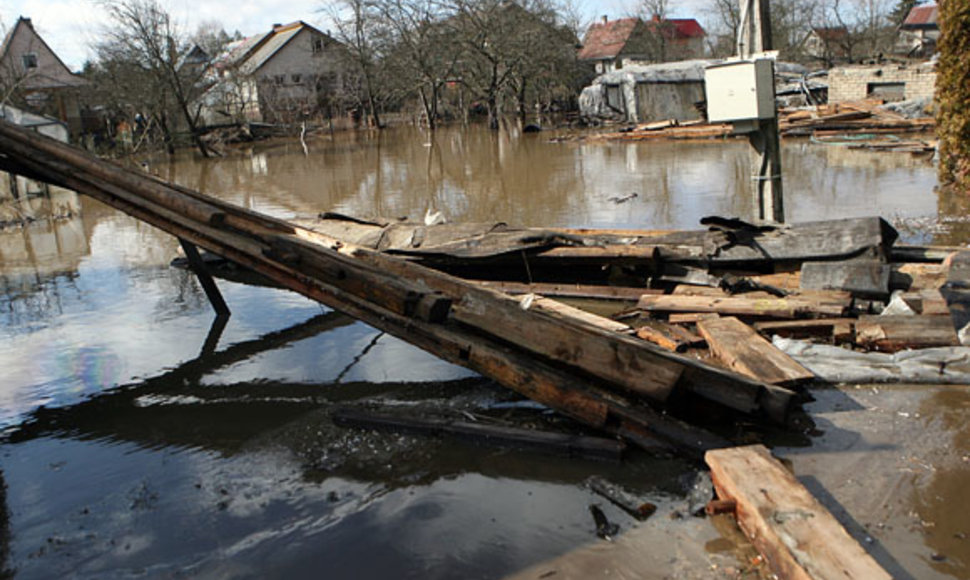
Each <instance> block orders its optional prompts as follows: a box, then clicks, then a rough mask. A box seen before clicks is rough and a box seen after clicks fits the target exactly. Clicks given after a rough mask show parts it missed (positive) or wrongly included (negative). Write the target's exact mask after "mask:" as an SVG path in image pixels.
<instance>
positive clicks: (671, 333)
mask: <svg viewBox="0 0 970 580" xmlns="http://www.w3.org/2000/svg"><path fill="white" fill-rule="evenodd" d="M637 336H638V337H639V338H642V339H643V340H646V341H649V342H652V343H654V344H656V345H658V346H660V347H662V348H665V349H667V350H672V351H675V352H684V351H685V350H687V348H688V347H690V346H695V345H698V344H701V343H703V342H704V339H702V338H701V337H699V336H697V335H695V334H694V333H692V332H690V331H688V330H686V329H685V328H684V327H682V326H675V325H673V324H667V323H665V322H663V321H661V320H647V321H644V322H643V324H642V326H639V327H637Z"/></svg>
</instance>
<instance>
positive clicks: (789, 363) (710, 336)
mask: <svg viewBox="0 0 970 580" xmlns="http://www.w3.org/2000/svg"><path fill="white" fill-rule="evenodd" d="M697 330H698V331H699V332H700V333H701V336H703V337H704V338H705V339H706V340H707V345H708V347H709V348H710V349H711V352H713V353H714V356H716V357H717V358H718V359H719V360H720V361H722V362H723V363H724V364H725V365H727V367H728V368H730V369H733V370H735V371H737V372H739V373H741V374H744V375H747V376H749V377H751V378H754V379H757V380H759V381H763V382H766V383H770V384H773V385H796V384H798V383H802V382H805V381H809V380H811V379H812V378H814V376H815V375H813V374H812V373H811V372H810V371H809V370H808V369H806V368H805V367H803V366H802V365H800V364H798V363H797V362H795V361H794V360H792V358H791V357H789V356H788V355H787V354H785V353H783V352H781V351H780V350H778V349H777V348H775V347H774V346H773V345H772V344H771V343H770V342H768V341H767V340H765V339H764V338H762V337H761V336H759V335H758V333H757V332H755V330H754V329H753V328H751V327H750V326H748V325H747V324H745V323H743V322H741V321H740V320H738V319H737V318H734V317H727V318H718V319H716V320H715V319H711V320H701V321H700V322H698V323H697Z"/></svg>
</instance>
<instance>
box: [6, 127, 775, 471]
mask: <svg viewBox="0 0 970 580" xmlns="http://www.w3.org/2000/svg"><path fill="white" fill-rule="evenodd" d="M0 154H2V155H3V157H2V162H0V165H2V166H4V167H5V168H7V169H13V170H15V171H17V172H19V173H22V174H25V175H29V176H31V177H40V178H42V179H43V180H45V181H48V182H50V183H54V184H57V185H61V186H64V187H67V188H70V189H74V190H76V191H78V192H80V193H83V194H87V195H89V196H92V197H94V198H96V199H98V200H100V201H102V202H104V203H107V204H108V205H111V206H113V207H115V208H117V209H119V210H121V211H124V212H126V213H128V214H130V215H132V216H133V217H135V218H137V219H140V220H143V221H145V222H147V223H149V224H152V225H155V226H156V227H159V228H160V229H162V230H164V231H166V232H168V233H171V234H173V235H175V236H178V237H179V238H182V239H185V240H187V241H189V242H191V243H193V244H196V245H199V246H200V247H203V248H205V249H207V250H209V251H212V252H214V253H216V254H219V255H222V256H223V257H225V258H227V259H229V260H232V261H234V262H237V263H239V264H240V265H243V266H245V267H248V268H250V269H252V270H254V271H256V272H258V273H260V274H263V275H264V276H266V277H267V278H269V279H271V280H274V281H276V282H278V283H280V284H281V285H283V286H285V287H287V288H289V289H291V290H294V291H297V292H300V293H302V294H304V295H306V296H308V297H310V298H312V299H314V300H317V301H319V302H322V303H324V304H327V305H328V306H331V307H333V308H335V309H338V310H341V311H343V312H345V313H347V314H349V315H351V316H354V317H355V318H358V319H360V320H363V321H364V322H367V323H368V324H371V325H373V326H375V327H376V328H379V329H382V330H385V331H387V332H389V333H391V334H394V335H395V336H398V337H400V338H402V339H404V340H406V341H408V342H411V343H412V344H415V345H416V346H418V347H420V348H423V349H425V350H428V351H429V352H432V353H434V354H436V355H438V356H440V357H442V358H444V359H445V360H449V361H451V362H455V363H457V364H461V365H464V366H467V367H469V368H472V369H473V370H475V371H477V372H479V373H481V374H483V375H485V376H489V377H491V378H493V379H495V380H497V381H498V382H500V383H501V384H503V385H505V386H507V387H510V388H512V389H514V390H516V391H518V392H520V393H522V394H524V395H526V396H528V397H531V398H533V399H535V400H537V401H539V402H542V403H544V404H547V405H549V406H550V407H553V408H556V409H558V410H560V411H562V412H563V413H565V414H567V415H569V416H572V417H574V418H576V419H579V420H581V421H584V422H586V423H588V424H590V425H593V426H596V427H599V428H602V429H605V430H607V431H610V432H613V433H617V434H622V435H624V436H626V437H628V438H630V439H633V440H634V441H636V440H637V439H639V440H640V441H641V442H643V443H645V444H647V443H649V445H653V442H650V441H648V439H649V437H650V436H654V437H656V436H660V437H662V438H664V439H665V440H667V441H668V442H670V443H671V444H673V445H674V446H676V447H679V448H681V449H684V450H688V451H692V452H694V453H695V454H697V453H699V452H700V451H703V450H706V449H710V448H714V447H720V446H723V445H724V444H725V443H726V442H725V441H723V440H722V439H720V438H718V437H715V436H713V435H710V434H708V433H705V432H704V431H703V430H700V429H697V428H695V427H691V426H689V425H686V424H683V423H680V422H677V421H673V420H672V419H670V418H669V417H667V416H665V415H661V414H659V413H656V412H654V411H652V410H651V409H650V408H649V407H647V406H644V405H643V404H641V403H637V402H636V400H635V398H631V397H630V395H632V394H634V393H635V394H639V395H646V396H647V397H648V398H649V399H652V400H654V401H657V402H662V401H663V400H664V399H665V398H666V397H667V396H668V395H669V393H670V390H671V389H672V388H674V386H675V385H677V384H680V383H682V382H683V375H684V374H685V373H684V372H682V370H681V369H682V368H683V366H684V365H685V364H688V366H689V367H690V369H689V371H690V372H689V374H690V375H691V376H692V377H693V379H694V382H705V383H706V384H707V388H708V389H710V385H711V384H715V385H720V386H721V387H723V390H725V391H732V392H730V393H728V394H725V393H724V392H722V393H715V394H713V396H712V397H710V398H714V399H715V400H722V402H725V401H726V403H725V404H728V406H733V407H734V408H736V409H738V410H742V411H745V412H759V411H761V410H764V411H766V412H767V413H769V414H770V415H772V416H773V417H774V418H775V419H779V420H780V419H783V418H784V413H785V411H787V407H788V403H789V400H790V393H788V392H782V391H779V390H777V389H772V388H771V387H769V386H767V385H764V384H760V383H757V382H755V381H749V380H746V379H743V378H740V377H736V376H733V375H731V374H730V373H724V372H723V371H720V370H718V369H714V368H712V367H711V368H708V367H706V366H704V365H700V366H698V364H696V363H694V362H692V361H685V360H681V359H678V358H676V357H675V356H674V355H671V354H670V353H666V352H664V351H662V350H661V349H659V348H655V347H653V346H652V345H649V344H647V343H645V342H643V341H638V340H637V339H635V338H632V337H628V336H623V335H617V334H616V333H610V332H607V331H606V330H604V329H603V328H601V327H600V326H598V325H596V324H592V323H590V322H589V321H588V320H582V319H580V318H577V317H570V316H562V313H561V312H550V311H549V309H543V308H534V309H523V308H522V303H521V302H520V301H519V300H517V299H515V298H512V297H509V296H507V295H505V294H502V293H499V292H494V291H490V290H487V289H483V288H481V287H479V286H477V285H475V284H473V283H470V282H466V281H464V280H461V279H459V278H455V277H452V276H448V275H447V274H443V273H441V272H438V271H435V270H431V269H429V268H426V267H423V266H420V265H417V264H413V263H409V262H407V261H404V260H400V259H396V258H393V257H390V256H386V255H384V254H380V253H378V252H374V251H370V250H365V249H363V248H358V247H354V246H350V245H347V244H345V243H343V242H341V241H340V240H336V239H333V238H329V237H327V236H322V235H320V234H317V233H315V232H312V231H310V230H306V229H304V228H299V227H296V226H293V225H291V224H288V223H287V222H284V221H282V220H278V219H275V218H271V217H268V216H265V215H262V214H258V213H256V212H252V211H249V210H246V209H244V208H240V207H238V206H234V205H232V204H229V203H227V202H224V201H221V200H218V199H215V198H210V197H208V196H204V195H202V194H200V193H198V192H194V191H191V190H188V189H187V188H184V187H181V186H172V185H169V184H166V183H164V182H162V181H160V180H158V179H157V178H154V177H152V176H149V175H145V174H142V173H140V172H137V171H133V170H129V169H126V168H123V167H120V166H117V165H114V164H111V163H108V162H105V161H102V160H99V159H97V158H94V157H92V156H90V155H87V154H86V153H84V152H81V151H79V150H76V149H73V148H71V147H69V146H67V145H64V144H62V143H58V142H56V141H53V140H50V139H47V138H45V137H42V136H40V135H37V134H35V133H31V132H29V131H25V130H22V129H19V128H16V127H14V126H12V125H9V124H5V123H2V124H0ZM493 318H501V320H502V323H501V324H495V322H494V320H493ZM604 348H605V349H606V350H603V349H604ZM610 349H612V353H611V352H610ZM617 363H622V364H621V367H620V369H619V370H616V369H614V370H611V369H610V367H611V366H614V365H616V364H617ZM736 386H737V387H736ZM697 392H701V390H698V391H697ZM649 445H648V446H649Z"/></svg>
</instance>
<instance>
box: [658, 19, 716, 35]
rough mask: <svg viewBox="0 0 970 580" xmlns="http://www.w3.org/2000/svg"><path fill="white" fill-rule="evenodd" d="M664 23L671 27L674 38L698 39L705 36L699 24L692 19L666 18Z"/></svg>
mask: <svg viewBox="0 0 970 580" xmlns="http://www.w3.org/2000/svg"><path fill="white" fill-rule="evenodd" d="M665 22H666V23H667V24H669V25H672V26H673V33H672V36H673V37H674V38H700V37H703V36H705V35H706V34H707V33H705V32H704V28H703V27H702V26H701V24H700V22H698V21H697V20H695V19H693V18H668V19H666V21H665Z"/></svg>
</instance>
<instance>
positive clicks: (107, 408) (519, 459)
mask: <svg viewBox="0 0 970 580" xmlns="http://www.w3.org/2000/svg"><path fill="white" fill-rule="evenodd" d="M547 137H548V136H547V135H517V134H510V133H506V132H502V133H493V132H489V131H477V130H469V131H467V132H465V131H461V130H459V129H446V130H443V131H441V132H438V133H436V134H435V135H433V136H429V135H428V134H427V133H423V132H420V131H417V130H412V129H401V130H395V131H388V132H383V133H379V134H378V133H347V134H336V135H335V136H333V137H332V138H331V137H320V138H318V139H316V140H314V141H312V142H311V145H310V155H308V156H304V155H303V152H302V149H301V148H300V146H299V145H298V144H290V143H276V144H267V145H260V146H257V147H256V148H254V149H251V150H247V151H242V152H239V153H237V154H232V155H230V156H228V157H226V158H222V159H216V160H208V161H200V160H195V159H192V158H188V157H186V158H179V159H176V160H174V161H172V162H169V160H167V159H165V158H161V159H152V160H150V163H149V170H150V171H152V172H154V173H157V174H159V175H161V176H163V177H166V178H169V179H173V180H176V181H178V182H180V183H183V184H185V185H188V186H190V187H193V188H198V189H201V190H203V191H206V192H208V193H213V194H215V195H218V196H220V197H222V198H224V199H227V200H229V201H233V202H235V203H238V204H240V205H243V206H245V207H249V208H253V209H257V210H260V211H267V212H269V213H273V214H275V215H278V216H282V217H290V216H306V215H308V214H311V215H312V214H314V213H317V212H320V211H324V210H333V211H342V212H345V213H352V214H360V215H375V214H376V215H385V216H392V217H397V216H402V215H410V216H413V217H420V216H422V215H423V214H424V213H425V212H426V211H427V210H429V209H431V210H436V211H442V212H444V213H445V214H446V215H447V217H448V218H449V219H451V220H453V221H458V220H469V221H492V220H502V221H507V222H510V223H515V224H522V225H533V226H541V225H550V226H593V227H607V228H609V227H644V228H665V227H684V228H687V227H690V228H693V227H696V226H697V222H698V219H699V218H700V217H701V216H704V215H708V214H711V213H721V214H729V215H730V214H737V215H748V214H750V213H751V211H752V206H751V204H750V201H749V200H748V199H747V198H746V197H745V196H743V195H740V194H738V191H739V190H741V189H743V187H745V186H746V185H747V183H748V180H749V175H750V157H749V154H750V152H749V150H748V147H747V145H746V144H744V143H743V142H736V141H728V142H720V141H714V142H703V143H680V142H677V143H648V144H629V143H616V144H595V145H594V144H591V143H577V142H563V143H550V142H548V139H547ZM859 155H860V154H859V153H857V152H852V153H851V154H849V153H847V152H845V151H842V152H839V151H836V150H834V149H833V150H829V149H823V148H818V147H811V146H809V145H807V144H804V143H797V142H795V143H788V144H786V146H785V156H786V157H785V160H786V171H787V172H788V182H787V183H786V187H787V191H788V192H789V197H788V199H787V200H786V202H787V203H788V207H789V208H790V210H792V211H794V212H796V213H797V215H798V216H799V218H801V219H816V218H830V217H848V216H851V215H869V214H871V213H873V212H878V213H882V214H884V215H890V216H892V215H902V216H916V217H919V216H935V215H936V214H937V211H938V210H937V203H938V202H937V199H936V197H935V196H934V194H933V193H932V186H933V183H934V172H933V167H932V166H931V165H929V164H925V162H919V163H917V162H914V161H912V160H909V159H902V158H897V157H891V156H884V157H882V158H880V160H878V161H877V160H876V158H877V157H878V156H874V155H870V156H869V157H865V156H859ZM863 155H865V154H863ZM890 159H895V160H899V162H898V163H895V162H892V161H888V160H890ZM867 160H868V162H869V163H870V165H866V163H867ZM887 164H888V165H887ZM633 193H636V194H637V195H636V196H635V197H631V196H630V195H629V194H633ZM621 198H626V199H627V201H624V202H622V203H618V202H617V201H616V200H617V199H621ZM80 203H81V206H82V207H81V210H82V211H81V212H80V214H79V215H75V216H74V217H73V218H72V219H70V220H67V221H60V222H53V223H37V224H34V225H33V226H30V227H27V228H24V229H22V230H16V231H9V232H4V233H2V234H0V284H2V286H0V291H2V292H3V296H2V297H0V321H2V324H0V340H2V341H3V344H4V346H5V348H4V349H2V350H0V368H2V369H3V370H4V381H3V385H0V425H2V426H4V427H6V428H7V429H8V432H12V435H11V439H10V441H7V442H6V443H5V444H3V445H2V447H0V450H2V452H3V455H2V457H0V468H2V469H3V474H4V477H5V478H6V481H7V484H8V485H9V493H8V496H7V501H8V503H9V506H10V509H9V514H10V518H11V524H10V529H11V531H12V538H13V539H12V542H13V543H12V547H11V548H12V549H11V554H10V565H11V567H16V568H17V569H18V573H19V574H20V575H21V576H22V577H27V578H29V577H51V576H59V575H68V574H71V575H82V576H91V577H102V576H119V575H126V574H131V575H147V576H166V575H175V574H182V575H189V576H207V575H208V576H213V577H215V576H218V577H226V576H245V575H250V576H260V575H267V574H269V575H274V574H275V575H278V576H287V577H301V576H304V577H305V576H318V575H319V570H321V569H326V570H328V573H332V575H333V576H335V577H367V576H374V577H388V576H395V577H397V576H406V575H411V576H416V577H435V576H437V577H455V576H463V575H469V576H482V575H487V576H497V575H501V574H504V573H507V572H511V571H514V570H517V569H520V568H521V567H523V566H525V565H528V564H530V563H535V562H538V561H540V560H544V559H547V558H551V557H553V556H556V555H558V554H561V553H563V552H565V551H568V550H571V549H574V548H575V547H577V546H579V545H581V544H583V543H588V542H590V541H595V540H593V538H594V536H593V534H592V522H591V521H590V520H589V515H588V513H589V512H588V510H587V507H588V504H589V503H590V502H591V501H594V499H593V498H592V497H591V496H590V494H589V493H588V492H586V491H585V490H584V489H583V488H582V487H581V482H582V480H583V479H584V478H585V477H586V476H588V475H589V474H590V473H593V472H598V473H604V472H605V473H606V474H607V475H609V476H610V477H612V478H614V479H615V480H617V481H620V482H626V483H628V484H629V485H631V486H633V487H639V489H641V490H644V491H645V492H649V493H655V494H661V498H660V499H657V501H661V500H662V499H663V494H667V493H676V492H678V491H679V485H680V479H679V478H680V477H681V476H682V475H683V474H684V472H685V471H689V468H688V467H687V466H684V465H682V464H679V463H677V462H670V463H662V462H659V463H658V462H654V461H640V462H633V463H631V464H630V465H626V466H623V467H622V468H619V467H617V468H615V469H614V468H612V467H603V466H602V465H591V464H589V463H587V462H568V461H561V460H559V459H558V458H549V457H542V456H538V455H536V454H518V453H508V452H502V451H494V450H487V449H483V450H479V449H473V450H469V448H468V447H466V446H460V445H450V444H447V443H440V442H435V443H429V442H427V441H421V442H419V443H415V441H414V440H412V439H409V438H398V437H396V436H383V435H382V436H373V437H372V436H367V435H362V434H361V433H359V432H355V431H349V430H339V431H338V430H336V429H335V428H334V427H333V426H332V425H331V424H330V422H329V420H328V415H327V413H328V412H329V411H328V409H329V407H330V406H331V405H332V404H333V403H345V402H353V401H359V400H362V399H378V400H382V401H383V402H385V403H393V404H397V405H418V404H428V402H429V401H431V402H433V403H434V404H436V405H439V406H443V405H450V404H454V405H456V406H461V405H464V407H462V408H471V409H474V408H476V407H475V406H476V405H481V404H485V403H486V402H487V401H491V400H494V399H495V398H496V397H497V396H501V394H502V393H504V391H501V390H498V389H495V388H494V387H489V386H487V385H482V384H481V382H480V381H479V380H477V379H476V378H474V377H472V376H471V374H470V373H469V372H468V371H466V370H465V369H461V368H458V367H453V366H451V365H448V364H446V363H443V362H441V361H439V360H438V359H435V358H434V357H432V356H430V355H427V354H426V353H423V352H421V351H419V350H418V349H416V348H414V347H411V346H409V345H407V344H405V343H403V342H401V341H399V340H396V339H393V338H391V337H387V336H380V335H379V333H378V332H377V331H376V330H374V329H373V328H370V327H368V326H366V325H364V324H361V323H358V322H354V321H350V320H349V319H346V318H345V317H342V316H341V315H338V314H335V313H333V312H330V311H327V310H326V309H322V308H321V306H320V305H318V304H316V303H314V302H312V301H310V300H307V299H305V298H302V297H300V296H298V295H295V294H293V293H290V292H286V291H281V290H276V289H270V288H256V287H250V286H245V285H241V284H236V283H231V282H224V281H220V282H219V285H220V288H221V290H222V293H223V295H224V296H225V298H226V300H227V302H228V304H229V305H230V308H231V309H232V311H233V316H232V317H231V318H230V319H229V321H228V324H227V325H226V326H225V329H224V331H223V332H222V335H221V338H220V339H219V340H218V341H217V340H215V339H214V337H215V336H217V335H218V333H215V334H213V333H211V330H210V326H211V321H212V314H211V310H210V308H209V305H208V303H207V301H206V299H205V297H204V295H203V293H202V292H201V290H200V289H199V288H198V286H197V284H196V282H195V280H194V278H193V277H192V275H191V274H190V273H188V272H185V271H181V270H175V269H172V268H170V267H169V266H168V263H169V261H170V260H171V258H172V257H173V256H174V255H175V254H176V252H177V247H178V243H177V241H176V240H174V239H173V238H171V237H170V236H168V235H166V234H163V233H161V232H159V231H158V230H155V229H154V228H151V227H149V226H146V225H144V224H141V223H139V222H137V221H135V220H133V219H130V218H128V217H125V216H122V215H119V214H118V213H116V212H114V211H113V210H110V209H108V208H105V207H104V206H102V205H100V204H98V203H97V202H93V201H91V200H88V199H81V200H80ZM945 203H954V204H955V205H954V206H952V207H953V209H952V210H951V209H950V207H951V206H948V205H945ZM939 204H940V205H939V207H940V209H939V212H940V213H944V208H947V209H946V211H953V212H958V211H960V209H961V208H962V206H959V205H958V203H957V202H949V201H948V202H944V201H942V200H941V201H940V202H939ZM200 351H201V354H200ZM483 497H487V498H488V501H483V500H482V498H483ZM609 515H610V516H611V518H614V519H619V520H620V521H621V522H622V521H624V520H622V518H623V516H622V515H620V514H615V513H612V512H611V513H610V514H609ZM651 525H654V526H659V527H662V526H676V525H678V524H677V523H676V522H674V521H673V520H669V519H667V518H662V519H658V520H657V521H655V522H652V523H651ZM0 533H2V529H0ZM443 537H446V538H447V539H448V540H447V542H448V546H447V549H443V548H442V538H443ZM321 546H325V547H326V549H321ZM940 549H941V550H942V549H944V548H940ZM691 565H692V566H696V568H692V570H694V571H695V572H697V574H696V576H697V577H704V575H705V574H706V573H707V572H708V570H709V562H706V561H702V560H697V561H694V562H692V563H691Z"/></svg>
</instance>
